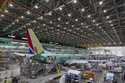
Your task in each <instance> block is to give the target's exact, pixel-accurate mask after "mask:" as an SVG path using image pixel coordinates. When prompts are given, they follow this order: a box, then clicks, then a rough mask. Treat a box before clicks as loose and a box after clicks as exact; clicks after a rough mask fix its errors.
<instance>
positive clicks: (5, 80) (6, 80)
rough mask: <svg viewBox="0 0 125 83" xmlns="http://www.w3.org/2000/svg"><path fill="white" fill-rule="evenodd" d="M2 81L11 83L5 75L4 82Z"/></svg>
mask: <svg viewBox="0 0 125 83" xmlns="http://www.w3.org/2000/svg"><path fill="white" fill-rule="evenodd" d="M3 83H11V80H10V79H7V77H5V79H4V82H3Z"/></svg>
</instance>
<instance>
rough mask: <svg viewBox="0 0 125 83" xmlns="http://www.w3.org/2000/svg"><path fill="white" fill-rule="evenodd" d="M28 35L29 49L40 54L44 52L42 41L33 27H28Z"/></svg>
mask: <svg viewBox="0 0 125 83" xmlns="http://www.w3.org/2000/svg"><path fill="white" fill-rule="evenodd" d="M26 36H27V39H28V45H29V50H30V52H31V53H35V54H40V53H43V52H44V49H43V48H42V46H41V43H40V41H39V40H38V38H37V37H36V35H35V33H34V32H33V30H32V29H28V31H27V34H26Z"/></svg>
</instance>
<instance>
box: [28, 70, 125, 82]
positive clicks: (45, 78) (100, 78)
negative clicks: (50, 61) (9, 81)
mask: <svg viewBox="0 0 125 83" xmlns="http://www.w3.org/2000/svg"><path fill="white" fill-rule="evenodd" d="M105 72H106V71H103V72H102V73H98V74H97V75H96V77H97V79H96V83H108V82H104V76H105ZM56 76H57V74H52V75H47V76H40V77H38V78H37V79H26V80H28V82H29V83H46V82H47V81H49V80H51V79H52V78H54V77H56ZM116 79H117V80H118V82H117V83H125V81H123V80H122V78H121V74H116ZM51 83H53V82H51Z"/></svg>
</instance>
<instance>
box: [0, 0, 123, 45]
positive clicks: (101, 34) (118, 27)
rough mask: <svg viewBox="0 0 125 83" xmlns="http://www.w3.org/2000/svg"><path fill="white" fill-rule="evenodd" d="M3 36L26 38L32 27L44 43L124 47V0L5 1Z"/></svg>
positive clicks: (1, 20)
mask: <svg viewBox="0 0 125 83" xmlns="http://www.w3.org/2000/svg"><path fill="white" fill-rule="evenodd" d="M0 3H1V12H0V36H2V37H8V36H10V35H14V36H15V35H16V36H18V37H20V38H23V37H24V33H25V31H26V30H27V28H32V29H33V30H34V31H35V32H36V34H37V36H38V37H39V39H40V40H41V41H43V42H56V43H59V44H64V45H71V46H80V47H88V46H124V45H125V0H3V2H2V1H1V2H0Z"/></svg>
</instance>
